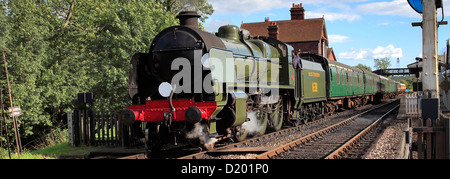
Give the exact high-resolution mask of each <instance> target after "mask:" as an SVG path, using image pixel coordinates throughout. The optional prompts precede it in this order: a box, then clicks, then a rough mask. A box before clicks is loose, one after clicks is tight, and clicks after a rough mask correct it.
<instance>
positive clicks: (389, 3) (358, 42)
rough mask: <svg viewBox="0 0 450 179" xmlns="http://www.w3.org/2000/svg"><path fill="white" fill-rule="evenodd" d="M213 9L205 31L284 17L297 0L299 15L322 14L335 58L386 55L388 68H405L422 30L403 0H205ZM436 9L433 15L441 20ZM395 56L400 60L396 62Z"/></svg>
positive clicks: (443, 36) (449, 10)
mask: <svg viewBox="0 0 450 179" xmlns="http://www.w3.org/2000/svg"><path fill="white" fill-rule="evenodd" d="M208 2H209V3H211V4H212V5H213V7H214V10H215V12H214V14H213V15H212V16H210V17H209V19H207V20H206V22H205V24H204V26H205V27H206V30H207V31H209V32H215V31H217V29H218V27H220V26H221V25H226V24H232V25H237V26H240V25H241V23H242V22H262V21H264V18H265V17H269V18H270V20H271V21H277V20H289V19H290V12H289V9H290V8H291V7H292V4H293V3H296V4H299V3H303V7H304V8H305V9H306V15H305V16H306V17H305V18H318V17H322V16H324V17H325V20H326V26H327V32H328V38H329V42H330V47H333V49H334V53H335V54H336V57H337V59H338V61H339V62H341V63H345V64H348V65H351V66H356V65H357V64H359V63H361V64H365V65H367V66H370V67H372V69H373V66H374V63H373V59H375V58H384V57H388V58H390V59H391V64H392V65H391V68H397V67H399V68H406V65H408V64H410V63H413V62H415V57H417V56H421V55H422V29H421V28H420V27H412V26H411V22H421V21H422V16H421V15H420V14H418V13H416V12H415V11H414V10H412V9H411V7H410V6H409V4H408V2H407V0H377V1H376V0H339V1H336V0H303V1H292V0H270V1H267V0H227V1H223V0H208ZM443 2H444V14H445V19H444V20H446V21H450V0H443ZM441 14H442V13H441V9H438V19H439V20H441V18H442V15H441ZM449 38H450V25H444V26H440V27H439V30H438V45H439V46H438V53H439V54H442V53H443V52H444V51H445V44H446V41H447V39H449ZM397 58H399V59H400V63H399V64H398V63H397Z"/></svg>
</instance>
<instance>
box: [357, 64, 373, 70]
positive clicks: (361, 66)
mask: <svg viewBox="0 0 450 179" xmlns="http://www.w3.org/2000/svg"><path fill="white" fill-rule="evenodd" d="M356 68H359V69H362V70H366V71H370V72H372V68H370V67H369V66H367V65H363V64H358V65H357V66H356Z"/></svg>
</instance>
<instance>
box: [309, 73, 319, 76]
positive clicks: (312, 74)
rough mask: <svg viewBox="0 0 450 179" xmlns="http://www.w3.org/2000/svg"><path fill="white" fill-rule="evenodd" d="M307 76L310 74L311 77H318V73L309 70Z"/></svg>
mask: <svg viewBox="0 0 450 179" xmlns="http://www.w3.org/2000/svg"><path fill="white" fill-rule="evenodd" d="M308 76H312V77H320V73H314V72H309V73H308Z"/></svg>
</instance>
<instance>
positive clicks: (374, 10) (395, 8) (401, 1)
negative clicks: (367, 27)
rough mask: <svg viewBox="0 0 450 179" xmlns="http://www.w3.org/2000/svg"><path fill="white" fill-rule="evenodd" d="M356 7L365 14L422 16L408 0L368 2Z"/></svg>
mask: <svg viewBox="0 0 450 179" xmlns="http://www.w3.org/2000/svg"><path fill="white" fill-rule="evenodd" d="M355 9H356V10H357V11H358V12H360V13H364V14H376V15H391V16H405V17H421V16H420V15H419V14H418V13H416V12H415V11H414V10H413V9H412V8H411V6H409V4H408V2H407V1H406V0H394V1H389V2H374V3H368V4H363V5H359V6H357V7H356V8H355Z"/></svg>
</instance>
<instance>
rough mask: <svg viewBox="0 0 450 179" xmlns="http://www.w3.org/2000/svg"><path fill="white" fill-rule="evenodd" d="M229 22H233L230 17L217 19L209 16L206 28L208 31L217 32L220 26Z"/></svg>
mask: <svg viewBox="0 0 450 179" xmlns="http://www.w3.org/2000/svg"><path fill="white" fill-rule="evenodd" d="M228 24H231V21H230V19H226V20H217V19H214V18H209V19H208V20H207V21H206V23H205V29H206V31H208V32H217V30H218V29H219V27H221V26H223V25H228Z"/></svg>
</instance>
